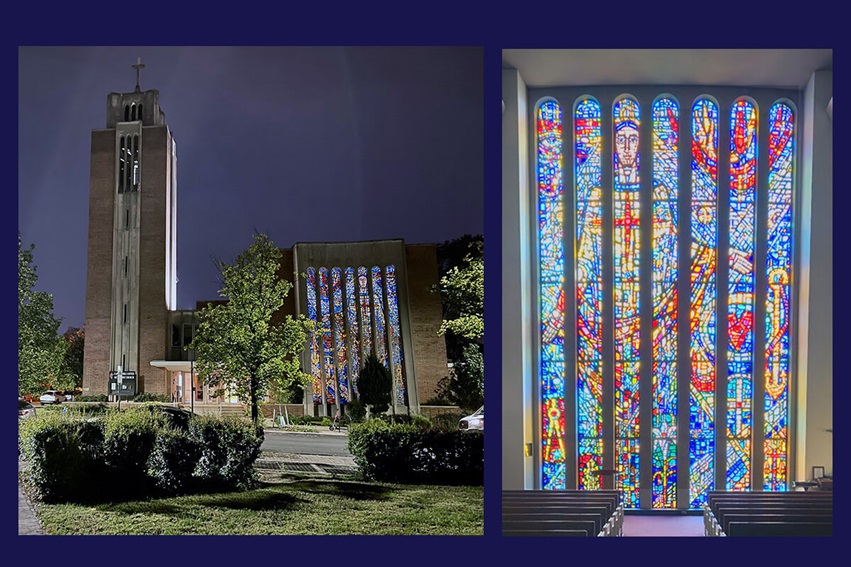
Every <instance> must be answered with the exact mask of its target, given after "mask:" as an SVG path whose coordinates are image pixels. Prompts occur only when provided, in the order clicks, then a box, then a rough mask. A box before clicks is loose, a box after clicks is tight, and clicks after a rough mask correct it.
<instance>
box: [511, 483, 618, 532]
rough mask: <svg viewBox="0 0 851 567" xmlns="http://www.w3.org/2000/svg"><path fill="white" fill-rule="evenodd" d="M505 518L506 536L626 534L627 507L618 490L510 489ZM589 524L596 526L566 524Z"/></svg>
mask: <svg viewBox="0 0 851 567" xmlns="http://www.w3.org/2000/svg"><path fill="white" fill-rule="evenodd" d="M502 516H503V534H504V535H533V534H538V535H542V534H543V533H544V532H546V533H547V534H548V535H550V534H552V535H557V534H558V533H560V532H565V531H571V530H574V528H575V529H576V530H583V529H584V530H585V531H586V534H587V535H588V536H616V535H617V536H619V535H622V534H623V506H622V505H621V504H620V493H619V492H618V491H616V490H599V491H596V490H595V491H587V490H506V491H503V499H502ZM587 521H591V522H592V523H593V524H592V526H587V525H586V526H570V525H567V524H565V522H587ZM559 522H561V523H559ZM563 535H570V534H567V533H564V534H563ZM574 535H575V534H574Z"/></svg>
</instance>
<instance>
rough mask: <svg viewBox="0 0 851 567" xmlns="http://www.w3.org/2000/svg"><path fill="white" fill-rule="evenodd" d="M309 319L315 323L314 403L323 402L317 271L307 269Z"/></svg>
mask: <svg viewBox="0 0 851 567" xmlns="http://www.w3.org/2000/svg"><path fill="white" fill-rule="evenodd" d="M307 319H308V320H309V321H311V322H312V323H313V330H311V331H310V337H309V340H310V376H311V378H312V381H311V384H312V391H313V403H315V404H318V403H321V402H322V366H321V365H320V363H319V341H318V340H317V335H318V334H319V332H320V328H319V325H318V320H317V318H316V270H314V269H313V268H308V269H307Z"/></svg>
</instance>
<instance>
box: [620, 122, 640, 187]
mask: <svg viewBox="0 0 851 567" xmlns="http://www.w3.org/2000/svg"><path fill="white" fill-rule="evenodd" d="M615 151H616V152H617V154H618V178H619V179H618V181H620V182H621V183H635V181H636V178H637V177H638V176H637V173H638V172H637V171H636V167H635V165H636V158H637V156H638V130H636V129H635V127H633V126H631V125H626V126H623V127H622V128H620V129H619V130H618V131H617V133H616V135H615Z"/></svg>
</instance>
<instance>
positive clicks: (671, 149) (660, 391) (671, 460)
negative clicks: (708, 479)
mask: <svg viewBox="0 0 851 567" xmlns="http://www.w3.org/2000/svg"><path fill="white" fill-rule="evenodd" d="M678 148H679V105H678V104H677V101H675V100H673V99H670V98H662V99H659V100H657V101H656V102H654V103H653V148H652V149H653V281H652V293H653V335H652V341H653V369H652V370H653V375H652V376H653V404H652V415H653V421H652V428H653V438H652V439H653V446H652V459H653V483H652V489H651V498H652V507H653V508H676V507H677V415H678V412H677V345H678V341H677V324H678V312H677V299H678V294H677V283H678V279H679V277H678V271H677V269H678V259H677V243H678V222H679V221H678V219H679V214H678V210H677V206H678V194H679V192H678V189H679V162H678V159H679V153H678Z"/></svg>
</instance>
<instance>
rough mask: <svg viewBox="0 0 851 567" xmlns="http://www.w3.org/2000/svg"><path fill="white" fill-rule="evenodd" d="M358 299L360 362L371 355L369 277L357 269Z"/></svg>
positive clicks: (364, 270)
mask: <svg viewBox="0 0 851 567" xmlns="http://www.w3.org/2000/svg"><path fill="white" fill-rule="evenodd" d="M358 298H359V299H360V328H361V343H360V344H361V360H366V359H367V358H368V357H369V355H370V353H372V315H371V314H370V313H371V311H370V307H369V277H368V272H367V269H366V268H365V267H363V266H361V267H359V268H358Z"/></svg>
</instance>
